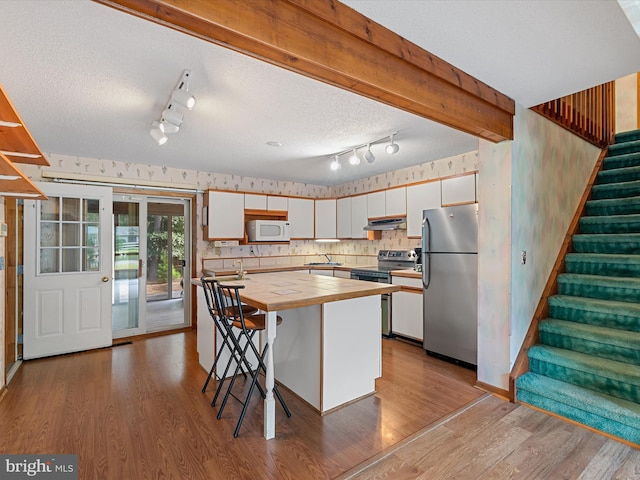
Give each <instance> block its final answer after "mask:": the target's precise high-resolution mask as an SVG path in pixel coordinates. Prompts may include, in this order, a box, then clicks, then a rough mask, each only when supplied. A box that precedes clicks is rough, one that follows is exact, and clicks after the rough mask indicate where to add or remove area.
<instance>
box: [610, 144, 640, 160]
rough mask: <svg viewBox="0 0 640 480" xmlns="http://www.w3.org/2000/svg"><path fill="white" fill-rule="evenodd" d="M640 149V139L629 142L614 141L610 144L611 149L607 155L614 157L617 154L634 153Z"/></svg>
mask: <svg viewBox="0 0 640 480" xmlns="http://www.w3.org/2000/svg"><path fill="white" fill-rule="evenodd" d="M639 151H640V140H631V141H629V142H623V143H614V144H613V145H609V151H608V152H607V156H609V157H613V156H616V155H623V154H626V153H634V152H639Z"/></svg>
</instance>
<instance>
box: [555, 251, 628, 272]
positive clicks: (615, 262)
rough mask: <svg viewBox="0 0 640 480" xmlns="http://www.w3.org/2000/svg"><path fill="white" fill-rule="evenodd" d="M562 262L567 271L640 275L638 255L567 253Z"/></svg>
mask: <svg viewBox="0 0 640 480" xmlns="http://www.w3.org/2000/svg"><path fill="white" fill-rule="evenodd" d="M564 264H565V268H566V271H567V273H582V274H585V275H609V276H614V277H640V255H624V254H609V253H568V254H567V255H565V257H564Z"/></svg>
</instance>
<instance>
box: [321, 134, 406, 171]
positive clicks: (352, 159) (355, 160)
mask: <svg viewBox="0 0 640 480" xmlns="http://www.w3.org/2000/svg"><path fill="white" fill-rule="evenodd" d="M397 134H398V132H393V133H392V134H391V135H387V136H384V137H382V138H379V139H377V140H374V141H373V142H368V143H363V144H362V145H358V146H356V147H351V148H349V149H347V150H343V151H342V152H338V153H334V154H332V155H331V156H330V158H333V159H334V160H333V161H332V162H331V164H330V165H329V166H330V167H331V170H338V169H339V168H340V161H339V158H338V157H340V156H341V155H345V154H347V153H349V152H352V153H351V155H350V156H349V163H350V164H351V165H359V164H360V158H359V157H358V149H360V148H364V147H367V150H366V151H365V152H364V154H363V155H362V158H364V159H365V160H366V161H367V163H373V162H375V161H376V157H375V155H374V154H373V152H372V151H371V145H375V144H377V143H382V142H386V141H387V140H388V141H389V142H390V143H389V145H387V147H386V152H387V153H388V154H389V155H393V154H394V153H397V152H398V150H400V145H398V144H397V143H394V141H393V138H394V136H395V135H397Z"/></svg>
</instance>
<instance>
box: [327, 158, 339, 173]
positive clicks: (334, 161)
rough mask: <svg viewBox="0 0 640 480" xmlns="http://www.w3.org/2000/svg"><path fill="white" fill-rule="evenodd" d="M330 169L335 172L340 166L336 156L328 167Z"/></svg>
mask: <svg viewBox="0 0 640 480" xmlns="http://www.w3.org/2000/svg"><path fill="white" fill-rule="evenodd" d="M329 166H330V167H331V170H333V171H336V170H339V169H340V167H341V165H340V160H338V155H336V156H335V157H334V160H333V162H331V165H329Z"/></svg>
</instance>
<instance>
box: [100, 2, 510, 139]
mask: <svg viewBox="0 0 640 480" xmlns="http://www.w3.org/2000/svg"><path fill="white" fill-rule="evenodd" d="M95 1H97V2H98V3H102V4H105V5H108V6H111V7H113V8H116V9H118V10H121V11H124V12H127V13H130V14H133V15H136V16H139V17H142V18H145V19H147V20H150V21H153V22H156V23H159V24H161V25H164V26H167V27H170V28H173V29H176V30H179V31H181V32H184V33H187V34H190V35H193V36H196V37H198V38H201V39H204V40H207V41H209V42H212V43H215V44H217V45H221V46H224V47H227V48H230V49H232V50H235V51H238V52H241V53H244V54H247V55H250V56H252V57H255V58H258V59H261V60H264V61H266V62H269V63H272V64H274V65H277V66H280V67H283V68H286V69H288V70H291V71H293V72H296V73H299V74H302V75H306V76H308V77H311V78H314V79H317V80H320V81H322V82H325V83H328V84H331V85H334V86H337V87H340V88H343V89H345V90H348V91H350V92H353V93H356V94H359V95H363V96H365V97H368V98H371V99H374V100H377V101H380V102H383V103H386V104H388V105H391V106H393V107H397V108H400V109H402V110H405V111H408V112H410V113H413V114H415V115H419V116H421V117H424V118H427V119H429V120H432V121H435V122H438V123H441V124H444V125H447V126H450V127H452V128H455V129H458V130H461V131H463V132H467V133H470V134H472V135H475V136H478V137H480V138H484V139H487V140H490V141H492V142H500V141H503V140H512V139H513V116H514V114H515V103H514V101H513V100H512V99H510V98H508V97H507V96H505V95H503V94H502V93H500V92H498V91H497V90H494V89H493V88H491V87H489V86H488V85H486V84H484V83H483V82H480V81H479V80H477V79H475V78H473V77H471V76H470V75H468V74H466V73H465V72H463V71H461V70H459V69H457V68H456V67H454V66H453V65H451V64H449V63H447V62H445V61H444V60H442V59H440V58H438V57H436V56H435V55H432V54H431V53H429V52H427V51H426V50H424V49H422V48H420V47H418V46H417V45H415V44H413V43H411V42H409V41H407V40H405V39H403V38H402V37H400V36H399V35H397V34H395V33H394V32H392V31H391V30H389V29H387V28H385V27H383V26H381V25H379V24H377V23H375V22H373V21H372V20H370V19H368V18H367V17H365V16H363V15H361V14H360V13H358V12H356V11H355V10H353V9H351V8H349V7H347V6H346V5H344V4H342V3H340V2H337V1H335V0H243V1H241V2H238V1H237V0H216V1H215V2H211V1H210V0H95Z"/></svg>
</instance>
